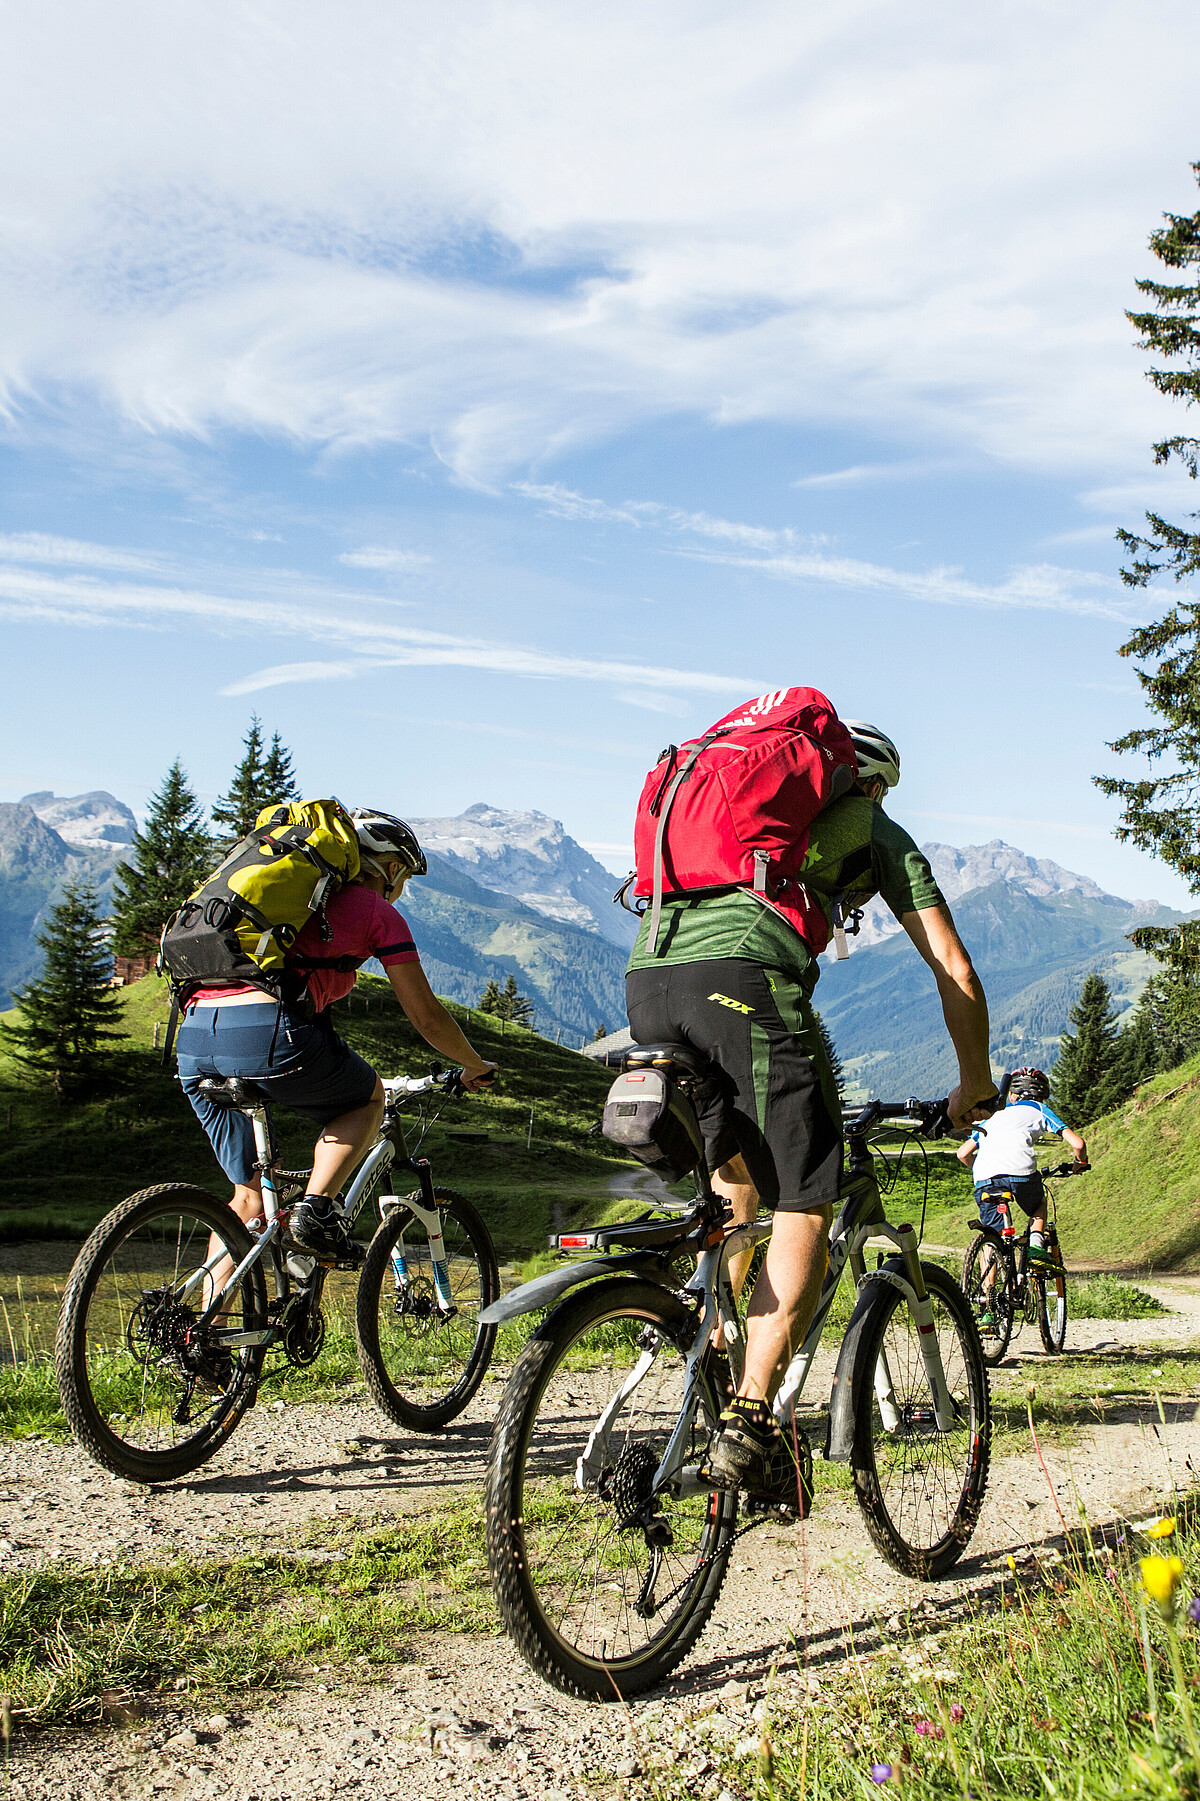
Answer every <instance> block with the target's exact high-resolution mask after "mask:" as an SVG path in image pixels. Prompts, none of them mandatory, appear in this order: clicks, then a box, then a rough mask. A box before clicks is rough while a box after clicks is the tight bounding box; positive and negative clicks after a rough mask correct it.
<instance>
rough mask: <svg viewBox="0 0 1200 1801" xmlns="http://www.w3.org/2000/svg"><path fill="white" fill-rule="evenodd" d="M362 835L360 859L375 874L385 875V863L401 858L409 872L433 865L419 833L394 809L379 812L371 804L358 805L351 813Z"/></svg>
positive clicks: (417, 872) (359, 836)
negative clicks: (419, 837)
mask: <svg viewBox="0 0 1200 1801" xmlns="http://www.w3.org/2000/svg"><path fill="white" fill-rule="evenodd" d="M350 817H351V819H352V820H353V821H354V833H355V836H356V838H357V839H358V854H359V861H360V862H361V864H362V866H363V868H364V869H369V870H370V871H371V873H372V874H373V875H379V876H383V877H384V879H385V880H386V879H387V877H386V872H385V870H384V867H383V866H384V864H385V863H391V862H394V861H396V860H397V859H399V861H400V862H401V863H403V865H404V867H405V869H406V870H407V872H408V874H409V875H424V874H425V873H426V871H427V870H428V868H429V865H428V863H426V861H425V853H424V851H423V850H422V849H421V846H420V845H419V844H418V843H417V835H416V833H415V832H414V831H413V829H412V827H411V826H410V825H406V824H405V822H404V820H403V819H397V818H396V815H395V814H394V813H376V812H375V811H374V810H373V809H372V808H369V807H356V808H355V809H354V811H353V813H351V815H350Z"/></svg>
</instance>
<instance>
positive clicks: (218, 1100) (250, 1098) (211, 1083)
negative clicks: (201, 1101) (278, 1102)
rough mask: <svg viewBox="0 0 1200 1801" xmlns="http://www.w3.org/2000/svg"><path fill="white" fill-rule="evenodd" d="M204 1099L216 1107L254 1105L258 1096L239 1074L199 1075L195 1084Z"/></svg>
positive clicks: (256, 1103)
mask: <svg viewBox="0 0 1200 1801" xmlns="http://www.w3.org/2000/svg"><path fill="white" fill-rule="evenodd" d="M197 1087H198V1088H199V1091H200V1093H201V1094H202V1095H203V1096H204V1098H205V1100H206V1101H212V1102H213V1104H214V1106H217V1107H239V1108H245V1107H256V1106H257V1105H258V1097H257V1096H256V1095H255V1094H254V1093H253V1091H252V1089H251V1085H250V1083H248V1082H243V1081H242V1078H241V1077H240V1076H201V1078H200V1081H199V1083H198V1084H197Z"/></svg>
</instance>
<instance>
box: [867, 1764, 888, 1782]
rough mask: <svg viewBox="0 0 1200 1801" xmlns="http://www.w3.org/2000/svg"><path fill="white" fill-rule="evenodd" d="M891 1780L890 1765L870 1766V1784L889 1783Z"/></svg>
mask: <svg viewBox="0 0 1200 1801" xmlns="http://www.w3.org/2000/svg"><path fill="white" fill-rule="evenodd" d="M891 1780H892V1766H891V1764H890V1763H873V1764H872V1765H871V1781H872V1782H877V1783H878V1782H890V1781H891Z"/></svg>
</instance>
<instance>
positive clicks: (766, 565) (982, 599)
mask: <svg viewBox="0 0 1200 1801" xmlns="http://www.w3.org/2000/svg"><path fill="white" fill-rule="evenodd" d="M688 554H691V555H694V556H698V557H703V558H704V559H705V561H708V562H722V563H729V564H733V565H735V566H736V567H738V568H741V569H753V570H756V571H757V572H758V573H759V574H761V575H768V576H773V577H775V578H776V579H778V580H780V581H790V582H803V583H812V584H814V585H819V586H822V587H831V588H841V589H847V590H852V591H854V592H856V593H859V594H866V593H883V594H894V595H896V596H897V597H898V598H899V597H902V598H904V599H906V600H918V601H926V602H928V603H930V604H932V605H934V606H959V607H984V608H988V609H992V608H1000V609H1009V608H1019V609H1022V610H1032V611H1034V612H1050V613H1074V614H1077V615H1079V616H1080V617H1082V618H1091V619H1112V620H1116V621H1117V622H1118V623H1120V624H1121V625H1133V624H1135V623H1136V622H1137V621H1138V620H1139V619H1142V618H1144V617H1145V603H1140V604H1139V603H1136V602H1134V601H1131V600H1122V599H1121V598H1120V594H1121V589H1120V587H1119V585H1118V584H1117V583H1116V582H1111V583H1110V582H1106V581H1105V579H1104V578H1103V577H1102V576H1098V575H1095V574H1093V573H1092V572H1091V571H1089V570H1077V569H1059V568H1056V567H1055V566H1054V565H1053V564H1051V563H1040V564H1031V565H1028V566H1025V567H1021V568H1017V569H1014V570H1013V572H1012V574H1011V575H1010V576H1008V578H1007V579H1006V580H1005V581H1002V582H975V581H971V580H969V579H968V577H967V576H965V575H964V574H963V572H962V570H961V569H926V570H908V569H892V568H889V567H888V566H887V564H884V563H867V562H863V561H862V560H861V559H859V558H855V557H829V556H819V555H809V556H803V555H788V556H772V557H737V556H732V555H727V556H720V555H719V554H717V553H715V552H712V551H693V552H690V553H688Z"/></svg>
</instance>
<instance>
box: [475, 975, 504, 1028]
mask: <svg viewBox="0 0 1200 1801" xmlns="http://www.w3.org/2000/svg"><path fill="white" fill-rule="evenodd" d="M503 1004H504V998H503V996H502V995H501V993H500V984H499V982H498V981H497V980H496V978H495V976H493V977H492V978H491V980H490V981H489V982H488V984H487V986H486V987H485V988H484V991H483V993H482V994H481V995H480V997H479V1011H480V1012H481V1013H491V1014H493V1015H494V1016H495V1017H496V1018H499V1016H500V1009H501V1007H502V1006H503Z"/></svg>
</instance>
